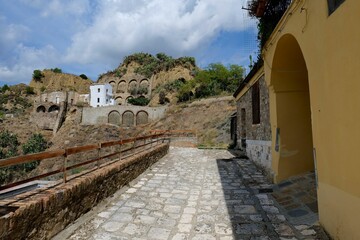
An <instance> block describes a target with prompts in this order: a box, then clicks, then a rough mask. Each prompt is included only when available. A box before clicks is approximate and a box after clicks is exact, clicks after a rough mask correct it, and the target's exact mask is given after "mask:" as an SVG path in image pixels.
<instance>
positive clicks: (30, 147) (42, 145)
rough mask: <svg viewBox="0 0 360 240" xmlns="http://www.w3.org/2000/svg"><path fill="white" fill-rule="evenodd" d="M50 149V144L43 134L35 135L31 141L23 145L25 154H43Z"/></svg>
mask: <svg viewBox="0 0 360 240" xmlns="http://www.w3.org/2000/svg"><path fill="white" fill-rule="evenodd" d="M47 147H48V143H47V141H46V140H45V138H44V137H43V135H42V134H41V133H38V134H36V133H34V134H33V135H31V137H30V138H29V140H28V141H27V142H26V143H25V144H24V145H22V150H23V153H24V154H30V153H38V152H43V151H44V150H45V149H46V148H47Z"/></svg>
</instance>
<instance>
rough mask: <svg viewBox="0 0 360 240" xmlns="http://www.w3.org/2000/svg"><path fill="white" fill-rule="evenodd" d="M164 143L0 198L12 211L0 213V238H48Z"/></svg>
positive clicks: (154, 157)
mask: <svg viewBox="0 0 360 240" xmlns="http://www.w3.org/2000/svg"><path fill="white" fill-rule="evenodd" d="M168 149H169V145H168V144H167V143H162V144H159V145H156V146H154V147H153V148H152V149H150V150H145V151H143V152H140V153H137V154H135V155H133V156H131V157H129V158H125V159H122V160H121V161H117V162H114V163H111V164H108V165H106V166H103V167H100V168H98V169H95V170H94V171H89V172H88V173H86V174H84V173H80V174H79V175H78V176H77V177H71V178H70V179H69V181H68V182H67V183H66V184H63V183H62V181H59V182H58V183H56V184H55V185H52V186H49V187H46V188H44V189H43V188H41V189H36V190H32V191H29V192H25V193H22V194H20V195H16V196H14V197H11V198H6V199H2V200H0V206H6V207H7V208H13V209H14V211H13V212H10V213H7V214H5V215H2V216H0V239H50V238H51V237H52V236H54V235H55V234H57V233H58V232H59V231H61V230H62V229H64V228H65V227H66V226H67V225H68V224H70V223H72V222H74V221H75V220H76V219H77V218H78V217H80V216H81V215H83V214H84V213H86V212H87V211H89V210H91V209H92V208H93V207H94V206H96V205H97V204H98V203H99V202H100V201H101V200H103V199H104V198H106V197H109V196H111V195H112V194H114V193H115V192H116V191H117V190H118V189H119V188H121V187H122V186H124V185H125V184H127V183H129V182H130V181H131V180H133V179H134V178H136V177H137V176H139V175H140V174H141V173H142V172H143V171H145V170H146V169H147V168H149V167H150V166H151V165H152V164H153V163H155V162H156V161H158V160H159V159H160V158H161V157H163V156H164V155H165V154H166V153H167V151H168Z"/></svg>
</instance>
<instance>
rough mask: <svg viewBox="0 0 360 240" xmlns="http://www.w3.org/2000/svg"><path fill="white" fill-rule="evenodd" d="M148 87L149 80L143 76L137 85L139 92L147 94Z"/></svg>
mask: <svg viewBox="0 0 360 240" xmlns="http://www.w3.org/2000/svg"><path fill="white" fill-rule="evenodd" d="M149 87H150V82H149V80H148V79H146V78H144V79H142V80H141V81H140V85H139V91H140V94H148V93H149Z"/></svg>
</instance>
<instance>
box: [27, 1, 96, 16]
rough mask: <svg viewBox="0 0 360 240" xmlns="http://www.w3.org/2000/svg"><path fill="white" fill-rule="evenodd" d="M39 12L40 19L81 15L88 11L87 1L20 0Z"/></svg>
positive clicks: (88, 4)
mask: <svg viewBox="0 0 360 240" xmlns="http://www.w3.org/2000/svg"><path fill="white" fill-rule="evenodd" d="M21 2H23V3H25V4H26V5H28V6H31V7H33V8H36V9H39V10H40V15H41V16H42V17H51V16H63V15H81V14H83V13H85V12H87V11H88V10H89V7H90V3H89V0H76V1H74V0H21Z"/></svg>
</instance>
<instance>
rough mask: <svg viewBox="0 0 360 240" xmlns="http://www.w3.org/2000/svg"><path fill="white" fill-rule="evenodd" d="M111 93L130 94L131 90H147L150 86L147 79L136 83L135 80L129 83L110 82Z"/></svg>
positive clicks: (121, 81) (123, 81) (122, 81)
mask: <svg viewBox="0 0 360 240" xmlns="http://www.w3.org/2000/svg"><path fill="white" fill-rule="evenodd" d="M109 84H110V85H111V87H112V89H113V92H114V93H115V92H116V93H126V92H128V93H131V92H132V91H133V89H144V90H145V89H148V88H149V86H150V83H149V80H148V79H142V80H141V81H139V82H138V81H137V80H136V79H132V80H130V81H129V82H126V81H125V80H120V81H119V82H118V83H117V82H116V81H114V80H113V81H110V82H109Z"/></svg>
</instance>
